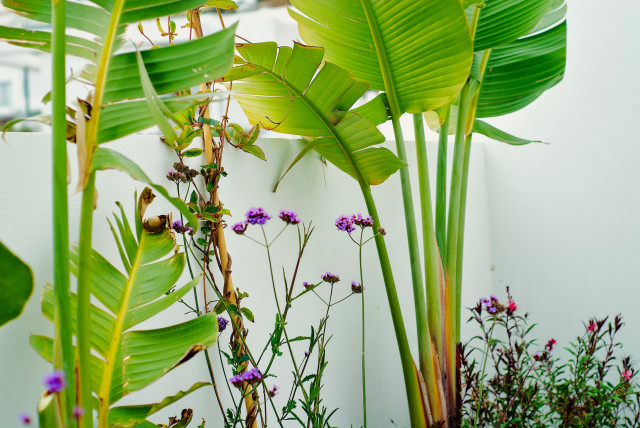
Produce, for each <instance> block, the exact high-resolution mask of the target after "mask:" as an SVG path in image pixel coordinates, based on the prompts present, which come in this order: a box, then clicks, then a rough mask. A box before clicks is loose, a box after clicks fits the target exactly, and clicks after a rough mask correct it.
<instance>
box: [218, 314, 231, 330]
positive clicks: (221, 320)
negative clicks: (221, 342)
mask: <svg viewBox="0 0 640 428" xmlns="http://www.w3.org/2000/svg"><path fill="white" fill-rule="evenodd" d="M227 324H229V320H228V319H226V318H223V317H218V332H220V333H222V332H223V331H224V330H225V329H226V328H227Z"/></svg>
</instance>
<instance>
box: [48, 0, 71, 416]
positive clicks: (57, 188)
mask: <svg viewBox="0 0 640 428" xmlns="http://www.w3.org/2000/svg"><path fill="white" fill-rule="evenodd" d="M65 6H66V2H65V0H57V1H54V2H53V4H52V9H53V10H52V27H53V31H52V36H51V45H52V57H51V58H52V62H53V64H52V71H53V75H52V82H53V85H52V88H51V89H52V90H51V95H52V125H53V134H52V138H53V143H52V158H51V159H52V163H51V169H52V179H51V183H52V188H51V193H52V195H51V200H52V211H53V277H54V281H53V284H54V293H55V338H56V340H55V344H56V347H55V358H54V366H55V368H56V369H61V370H63V371H64V373H65V377H66V379H67V381H68V382H69V383H70V384H73V379H74V378H75V377H74V359H75V354H74V352H73V345H72V337H71V334H72V331H73V329H72V327H71V309H70V298H71V294H70V290H69V288H70V286H69V283H70V281H69V207H68V194H67V121H66V111H65V109H66V96H65V95H66V94H65V89H66V88H65V12H66V10H65V9H66V8H65ZM74 393H75V391H74V389H73V388H66V389H65V391H64V393H62V394H61V396H60V399H61V401H62V406H61V407H62V408H63V412H62V418H63V423H66V420H67V418H68V416H69V415H70V414H71V406H72V404H73V403H74V402H75V398H74Z"/></svg>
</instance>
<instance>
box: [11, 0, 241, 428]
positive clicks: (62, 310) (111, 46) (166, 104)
mask: <svg viewBox="0 0 640 428" xmlns="http://www.w3.org/2000/svg"><path fill="white" fill-rule="evenodd" d="M85 3H86V2H85ZM85 3H78V2H70V1H65V0H57V1H54V2H50V1H48V0H2V4H3V5H4V6H5V7H7V8H8V9H10V10H12V11H13V12H15V13H17V14H19V15H21V16H23V17H26V18H30V19H32V20H34V21H37V22H41V23H45V24H51V26H52V31H31V30H25V29H21V28H11V27H5V26H0V40H3V41H6V42H9V43H12V44H14V45H18V46H23V47H28V48H33V49H38V50H42V51H46V52H51V53H52V54H53V55H52V59H53V64H52V70H53V88H52V104H53V105H52V119H51V122H52V124H53V145H52V151H53V180H52V183H53V210H52V211H53V223H54V259H53V260H54V291H55V293H54V295H55V296H56V297H55V301H56V310H55V326H56V334H55V342H54V344H55V346H54V348H53V349H54V350H55V356H54V358H53V359H52V361H53V363H54V366H55V367H56V368H61V369H63V370H64V371H65V373H66V376H67V379H69V380H72V379H75V373H76V371H77V374H78V376H77V377H78V379H77V382H75V381H74V382H71V383H72V384H74V385H77V391H76V389H74V388H67V389H66V390H65V393H64V394H63V395H62V396H61V401H62V404H61V406H60V407H61V408H62V409H64V410H63V411H62V412H61V423H62V424H63V425H67V424H68V423H67V421H68V418H69V417H70V416H69V415H70V414H71V408H72V404H73V403H77V404H78V405H79V406H81V407H82V408H84V409H85V413H84V416H81V417H80V421H79V422H80V425H79V426H81V427H83V428H86V427H90V426H92V408H93V402H92V399H91V378H92V372H93V366H92V363H91V345H90V336H91V329H92V319H91V311H90V307H91V305H90V297H91V288H90V284H91V283H92V278H91V276H92V269H91V263H92V261H91V260H92V248H91V247H92V245H91V236H92V225H93V218H92V217H93V209H94V204H95V198H96V193H95V176H96V173H97V171H98V170H100V169H104V168H117V169H121V170H124V171H125V172H127V173H129V174H130V175H132V176H133V178H136V179H143V180H144V181H147V182H148V178H147V177H146V175H144V173H143V172H142V171H141V170H140V169H139V168H138V167H137V166H136V165H135V163H134V162H133V161H131V160H129V159H127V158H126V157H124V156H123V155H121V154H118V153H116V152H113V151H109V150H108V149H105V148H103V147H100V145H101V144H103V143H107V142H109V141H113V140H115V139H117V138H121V137H124V136H126V135H129V134H131V133H132V132H135V131H139V130H142V129H144V128H146V127H149V126H152V125H153V124H155V120H156V119H157V116H158V115H157V113H158V109H160V110H168V111H170V112H172V113H176V112H178V111H181V110H183V109H184V108H185V107H187V106H188V105H189V103H194V102H197V100H201V99H202V98H203V96H202V95H199V96H197V97H194V98H186V99H185V98H182V99H176V98H173V97H171V96H170V95H168V94H172V93H174V92H177V91H180V90H183V89H187V88H189V87H191V86H194V85H198V84H199V83H201V82H205V81H210V80H213V79H215V78H217V77H219V76H221V75H223V74H224V73H226V72H227V70H228V69H229V68H230V66H231V62H232V59H233V41H234V32H235V26H232V27H229V28H228V29H226V30H223V31H220V32H218V33H215V34H212V35H209V36H206V37H203V38H199V39H197V40H193V41H190V42H188V43H183V44H178V45H171V46H169V47H163V48H158V49H152V50H144V51H141V52H138V53H135V52H124V49H123V48H124V47H126V44H125V43H124V42H125V41H124V39H123V35H124V34H125V29H126V27H127V25H129V24H134V23H138V22H139V21H142V20H146V19H152V18H156V17H158V16H167V15H172V14H177V13H181V12H185V11H188V10H190V9H195V8H198V7H201V6H203V5H204V4H205V3H206V1H204V0H182V1H179V2H177V1H175V0H157V1H147V0H92V1H90V2H89V3H91V4H85ZM66 30H79V31H80V32H81V33H80V34H84V36H68V35H66ZM129 50H130V49H129ZM205 51H206V52H207V54H208V55H202V52H205ZM65 55H73V56H76V57H79V58H82V59H83V60H85V61H86V63H87V66H86V67H85V69H84V70H83V72H82V73H81V74H80V76H79V77H78V78H80V79H82V80H83V81H84V82H85V83H87V84H89V85H91V86H92V88H93V89H92V91H91V93H90V94H89V96H88V97H87V98H86V99H84V100H80V99H79V100H76V102H75V103H74V105H73V106H71V107H67V106H66V101H65V81H66V76H65V71H66V70H65ZM140 61H142V66H141V65H140ZM147 73H148V75H146V74H147ZM145 82H147V83H148V82H151V85H152V88H153V93H155V94H156V95H158V94H160V96H156V97H155V98H154V99H153V100H149V99H145V98H146V97H147V94H149V93H151V91H150V89H149V88H148V87H146V88H145V87H144V83H145ZM163 95H164V96H163ZM152 106H156V107H157V108H152ZM67 116H68V117H67ZM68 130H70V131H71V132H67V131H68ZM172 132H173V131H172ZM67 139H68V140H70V141H74V142H76V144H77V148H78V159H79V165H78V167H79V177H78V189H77V190H78V191H82V205H81V224H80V245H79V248H78V250H77V252H78V266H77V269H78V275H77V276H78V296H77V304H76V309H77V314H76V318H75V319H76V322H77V326H78V329H77V344H78V350H77V354H78V357H77V361H78V365H77V370H75V369H74V365H75V363H74V361H75V360H76V356H75V351H73V350H72V341H71V336H70V332H71V331H72V330H73V328H74V327H73V324H72V322H71V319H70V317H69V314H70V311H69V301H70V300H71V296H70V292H69V270H68V268H67V260H68V259H69V257H68V255H69V242H68V208H67V188H66V187H67V185H66V177H67V170H66V158H67V155H66V140H67ZM98 160H99V162H97V161H98ZM154 188H155V189H156V190H158V191H159V192H160V189H161V188H160V187H159V186H154ZM161 193H165V194H166V192H161ZM170 201H171V202H172V203H174V205H176V207H177V208H178V209H179V210H180V211H181V212H182V213H183V214H184V215H185V217H186V218H187V220H188V223H189V224H190V225H191V226H192V227H193V228H194V229H196V228H197V221H196V218H195V216H194V215H193V214H191V213H190V212H189V210H188V209H187V208H186V206H185V205H184V203H182V202H181V201H180V200H178V199H170ZM76 392H77V397H76V396H75V393H76ZM103 410H104V409H103ZM104 417H105V416H103V419H101V426H106V425H105V424H106V423H107V422H106V419H104Z"/></svg>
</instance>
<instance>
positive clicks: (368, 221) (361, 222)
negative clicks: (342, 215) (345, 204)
mask: <svg viewBox="0 0 640 428" xmlns="http://www.w3.org/2000/svg"><path fill="white" fill-rule="evenodd" d="M351 221H352V222H353V223H354V224H356V225H358V226H360V227H362V228H363V229H364V228H365V227H373V218H372V217H371V216H368V217H362V214H361V213H358V214H354V215H352V216H351Z"/></svg>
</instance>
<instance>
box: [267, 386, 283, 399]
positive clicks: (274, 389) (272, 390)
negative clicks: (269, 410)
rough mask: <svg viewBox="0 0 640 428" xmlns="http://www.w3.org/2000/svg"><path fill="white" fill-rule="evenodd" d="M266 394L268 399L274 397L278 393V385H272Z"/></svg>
mask: <svg viewBox="0 0 640 428" xmlns="http://www.w3.org/2000/svg"><path fill="white" fill-rule="evenodd" d="M268 392H269V397H275V396H276V395H278V393H279V392H280V388H278V385H273V388H271V389H270V390H269V391H268Z"/></svg>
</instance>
